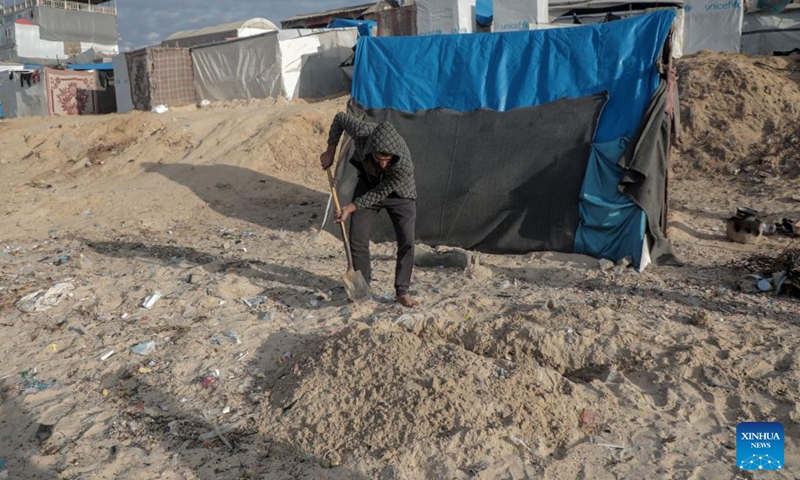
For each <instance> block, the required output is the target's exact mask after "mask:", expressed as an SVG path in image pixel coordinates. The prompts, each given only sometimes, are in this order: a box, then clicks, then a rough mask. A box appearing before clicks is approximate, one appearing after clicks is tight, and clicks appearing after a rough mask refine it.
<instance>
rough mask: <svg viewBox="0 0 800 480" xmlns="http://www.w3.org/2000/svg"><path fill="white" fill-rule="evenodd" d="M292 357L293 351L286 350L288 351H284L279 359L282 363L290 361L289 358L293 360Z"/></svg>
mask: <svg viewBox="0 0 800 480" xmlns="http://www.w3.org/2000/svg"><path fill="white" fill-rule="evenodd" d="M291 358H292V354H291V352H286V353H284V354H283V355H281V356H280V358H279V359H278V361H279V362H280V363H286V362H288V361H289V360H291Z"/></svg>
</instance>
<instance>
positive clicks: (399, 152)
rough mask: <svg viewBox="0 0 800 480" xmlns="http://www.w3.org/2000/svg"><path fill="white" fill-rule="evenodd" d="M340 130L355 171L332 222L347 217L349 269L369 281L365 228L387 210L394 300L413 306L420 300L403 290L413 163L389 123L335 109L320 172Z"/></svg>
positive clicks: (407, 279) (413, 213)
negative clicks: (349, 196) (351, 149)
mask: <svg viewBox="0 0 800 480" xmlns="http://www.w3.org/2000/svg"><path fill="white" fill-rule="evenodd" d="M342 132H347V134H348V135H350V137H351V138H352V139H353V143H354V144H355V154H354V155H353V158H351V159H350V163H351V164H352V165H353V166H354V167H356V169H357V170H358V183H357V184H356V189H355V192H354V194H353V203H350V204H348V205H345V206H344V207H342V209H341V211H340V212H338V213H337V214H336V221H337V222H344V221H346V220H347V219H348V218H350V247H351V249H352V253H353V268H354V269H355V270H357V271H359V272H361V274H362V275H363V276H364V279H365V280H366V281H367V283H369V281H370V280H371V273H372V266H371V264H370V254H369V238H370V231H371V229H372V223H373V221H374V220H375V218H376V216H377V215H378V212H380V211H381V210H382V209H386V212H387V213H388V214H389V218H391V220H392V225H393V226H394V232H395V236H396V237H397V266H396V268H395V279H394V288H395V294H396V300H397V303H399V304H400V305H403V306H404V307H410V308H413V307H417V306H419V302H417V301H416V300H414V299H413V298H412V297H411V295H409V293H408V289H409V286H410V285H411V270H412V268H413V266H414V223H415V221H416V217H417V187H416V184H415V182H414V164H413V163H411V154H410V153H409V151H408V147H407V146H406V142H405V140H403V138H402V137H401V136H400V134H398V133H397V131H396V130H395V128H394V127H393V126H392V125H391V124H390V123H388V122H383V123H381V124H376V123H372V122H367V121H364V120H359V119H358V118H356V117H355V116H353V115H351V114H349V113H344V112H340V113H337V114H336V116H335V117H334V119H333V123H331V129H330V132H329V134H328V149H327V150H325V152H323V153H322V155H320V157H319V160H320V164H321V165H322V169H323V170H327V169H328V168H330V167H331V165H333V159H334V154H335V152H336V146H337V145H338V144H339V139H340V138H341V136H342Z"/></svg>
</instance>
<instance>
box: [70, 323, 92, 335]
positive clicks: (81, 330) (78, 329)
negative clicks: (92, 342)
mask: <svg viewBox="0 0 800 480" xmlns="http://www.w3.org/2000/svg"><path fill="white" fill-rule="evenodd" d="M67 330H68V331H71V332H77V333H80V334H81V335H86V334H87V333H89V331H88V330H86V327H84V326H83V325H81V324H78V326H77V327H67Z"/></svg>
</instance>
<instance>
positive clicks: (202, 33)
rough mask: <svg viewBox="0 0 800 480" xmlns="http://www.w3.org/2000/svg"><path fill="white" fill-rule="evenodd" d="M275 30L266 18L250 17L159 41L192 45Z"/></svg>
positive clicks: (176, 34) (170, 44)
mask: <svg viewBox="0 0 800 480" xmlns="http://www.w3.org/2000/svg"><path fill="white" fill-rule="evenodd" d="M275 30H278V27H277V25H275V24H274V23H272V22H270V21H269V20H267V19H266V18H251V19H250V20H240V21H238V22H232V23H225V24H222V25H215V26H213V27H205V28H198V29H196V30H186V31H183V32H176V33H173V34H172V35H170V36H169V37H167V39H166V40H164V41H163V42H161V45H162V46H165V47H194V46H197V45H206V44H209V43H217V42H224V41H226V40H232V39H235V38H244V37H251V36H253V35H260V34H262V33H267V32H274V31H275Z"/></svg>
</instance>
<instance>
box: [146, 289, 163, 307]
mask: <svg viewBox="0 0 800 480" xmlns="http://www.w3.org/2000/svg"><path fill="white" fill-rule="evenodd" d="M163 296H164V294H163V293H161V292H159V291H156V292H154V293H153V294H152V295H148V296H147V298H145V300H144V303H143V304H142V306H143V307H144V308H146V309H148V310H150V309H151V308H153V306H155V304H156V302H157V301H158V300H159V299H161V297H163Z"/></svg>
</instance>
